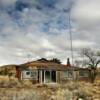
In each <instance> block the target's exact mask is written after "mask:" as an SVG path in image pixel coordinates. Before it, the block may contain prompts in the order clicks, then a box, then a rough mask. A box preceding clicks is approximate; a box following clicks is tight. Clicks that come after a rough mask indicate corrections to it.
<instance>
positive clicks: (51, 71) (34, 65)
mask: <svg viewBox="0 0 100 100" xmlns="http://www.w3.org/2000/svg"><path fill="white" fill-rule="evenodd" d="M90 73H91V70H90V69H88V68H78V67H73V66H71V65H70V63H69V60H68V61H67V65H63V64H58V63H55V62H50V61H48V60H44V59H40V60H37V61H33V62H28V63H25V64H21V65H19V66H16V77H17V78H18V79H20V80H32V82H33V83H61V82H64V81H67V80H86V81H89V80H90Z"/></svg>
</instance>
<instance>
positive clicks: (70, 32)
mask: <svg viewBox="0 0 100 100" xmlns="http://www.w3.org/2000/svg"><path fill="white" fill-rule="evenodd" d="M68 15H69V16H68V19H69V20H68V22H69V34H70V46H71V47H70V49H71V58H72V65H73V42H72V30H71V23H70V20H71V18H70V11H69V14H68Z"/></svg>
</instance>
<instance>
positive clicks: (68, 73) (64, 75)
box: [62, 71, 73, 79]
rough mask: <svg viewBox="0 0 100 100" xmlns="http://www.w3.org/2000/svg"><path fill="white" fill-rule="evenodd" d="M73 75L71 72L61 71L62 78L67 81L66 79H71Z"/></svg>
mask: <svg viewBox="0 0 100 100" xmlns="http://www.w3.org/2000/svg"><path fill="white" fill-rule="evenodd" d="M72 76H73V73H72V71H63V72H62V78H64V79H67V78H72Z"/></svg>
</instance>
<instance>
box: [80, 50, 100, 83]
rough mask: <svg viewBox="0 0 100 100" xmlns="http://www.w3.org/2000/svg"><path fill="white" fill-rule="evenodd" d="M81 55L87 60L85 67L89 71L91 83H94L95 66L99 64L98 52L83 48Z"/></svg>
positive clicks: (99, 52) (99, 53) (99, 56)
mask: <svg viewBox="0 0 100 100" xmlns="http://www.w3.org/2000/svg"><path fill="white" fill-rule="evenodd" d="M82 54H83V55H84V56H85V57H86V58H87V65H88V67H89V68H90V69H91V81H92V82H94V80H95V78H96V75H97V66H98V64H99V63H100V51H93V50H92V49H89V48H85V49H83V50H82Z"/></svg>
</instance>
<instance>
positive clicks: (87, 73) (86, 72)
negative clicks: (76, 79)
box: [79, 71, 89, 77]
mask: <svg viewBox="0 0 100 100" xmlns="http://www.w3.org/2000/svg"><path fill="white" fill-rule="evenodd" d="M79 75H80V77H88V76H89V72H88V71H79Z"/></svg>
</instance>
